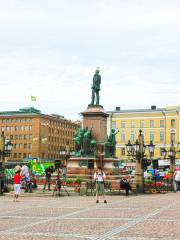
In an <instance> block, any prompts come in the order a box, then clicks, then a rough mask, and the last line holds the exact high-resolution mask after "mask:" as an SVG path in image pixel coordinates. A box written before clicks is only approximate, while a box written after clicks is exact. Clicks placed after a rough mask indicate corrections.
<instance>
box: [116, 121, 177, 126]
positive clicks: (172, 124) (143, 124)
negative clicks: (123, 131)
mask: <svg viewBox="0 0 180 240" xmlns="http://www.w3.org/2000/svg"><path fill="white" fill-rule="evenodd" d="M126 124H127V123H126V121H121V126H120V128H126ZM136 124H137V122H135V121H134V120H133V121H131V128H135V127H137V126H136ZM175 124H176V122H175V119H171V128H175ZM138 126H139V125H138ZM145 127H149V128H154V127H155V123H154V120H150V121H149V124H148V126H145V121H144V120H140V128H145ZM157 127H160V128H164V120H160V121H159V126H157ZM112 128H118V126H116V122H115V121H113V122H112Z"/></svg>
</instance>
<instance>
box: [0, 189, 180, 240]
mask: <svg viewBox="0 0 180 240" xmlns="http://www.w3.org/2000/svg"><path fill="white" fill-rule="evenodd" d="M107 200H108V203H107V204H104V203H103V202H102V201H100V203H99V204H96V203H95V198H94V197H90V196H88V197H86V196H83V197H82V196H70V197H68V196H63V197H59V198H53V197H50V196H49V197H22V198H20V201H19V202H13V200H12V198H11V197H0V210H1V211H0V239H2V240H4V239H7V240H16V239H18V240H20V239H23V240H38V239H42V240H48V239H51V240H70V239H71V240H72V239H74V240H78V239H92V240H101V239H107V240H117V239H120V240H125V239H126V240H127V239H128V240H147V239H150V240H157V239H161V240H162V239H163V240H164V239H165V240H166V239H167V240H174V239H180V194H178V193H167V194H154V195H130V196H129V197H125V196H124V195H119V196H108V199H107Z"/></svg>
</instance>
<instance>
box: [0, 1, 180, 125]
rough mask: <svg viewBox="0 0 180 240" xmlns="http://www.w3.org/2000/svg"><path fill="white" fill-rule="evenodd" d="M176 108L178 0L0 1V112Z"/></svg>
mask: <svg viewBox="0 0 180 240" xmlns="http://www.w3.org/2000/svg"><path fill="white" fill-rule="evenodd" d="M97 66H99V67H100V74H101V77H102V84H101V92H100V104H101V105H103V106H104V109H105V110H107V111H109V110H113V109H115V107H116V106H120V107H121V108H122V109H133V108H149V107H150V106H151V105H157V107H165V106H167V105H180V1H179V0H0V83H1V85H0V86H1V88H0V89H1V93H0V111H4V110H18V109H19V108H22V107H28V106H31V105H32V104H31V102H30V96H31V95H33V96H36V97H37V101H36V102H35V103H33V106H34V107H35V108H38V109H40V110H41V111H42V112H43V113H48V114H51V113H56V114H60V115H64V116H65V117H66V118H71V119H74V120H75V119H79V118H80V117H79V115H78V113H80V112H82V111H83V110H85V109H86V107H87V105H88V104H89V103H90V101H91V83H92V78H93V75H94V72H95V70H96V67H97Z"/></svg>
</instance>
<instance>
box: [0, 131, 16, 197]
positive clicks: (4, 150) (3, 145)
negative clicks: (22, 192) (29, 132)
mask: <svg viewBox="0 0 180 240" xmlns="http://www.w3.org/2000/svg"><path fill="white" fill-rule="evenodd" d="M12 147H13V144H12V143H11V141H10V140H9V139H5V136H4V132H2V133H1V140H0V194H2V193H3V187H4V177H5V166H4V162H5V158H6V157H10V155H11V151H12Z"/></svg>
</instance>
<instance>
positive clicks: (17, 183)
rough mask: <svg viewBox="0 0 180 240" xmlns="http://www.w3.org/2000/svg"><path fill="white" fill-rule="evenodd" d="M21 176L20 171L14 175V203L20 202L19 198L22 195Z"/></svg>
mask: <svg viewBox="0 0 180 240" xmlns="http://www.w3.org/2000/svg"><path fill="white" fill-rule="evenodd" d="M21 179H22V178H21V175H20V170H19V171H17V172H16V173H15V175H14V178H13V181H14V202H18V197H19V195H20V191H21Z"/></svg>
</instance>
